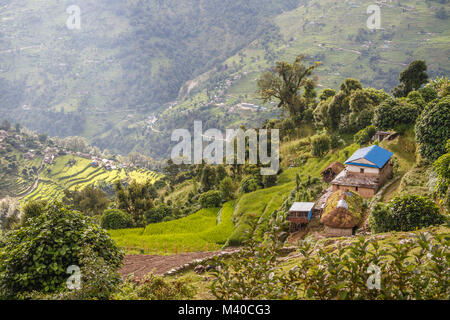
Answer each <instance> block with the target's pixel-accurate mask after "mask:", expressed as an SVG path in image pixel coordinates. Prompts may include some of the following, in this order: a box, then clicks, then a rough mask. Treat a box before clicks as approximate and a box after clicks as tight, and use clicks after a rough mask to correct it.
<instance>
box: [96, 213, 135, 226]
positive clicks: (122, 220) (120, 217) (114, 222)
mask: <svg viewBox="0 0 450 320" xmlns="http://www.w3.org/2000/svg"><path fill="white" fill-rule="evenodd" d="M132 225H133V221H132V219H131V217H130V215H129V214H128V213H126V212H125V211H122V210H119V209H109V210H105V212H103V215H102V219H101V226H102V228H103V229H108V230H116V229H125V228H131V227H132Z"/></svg>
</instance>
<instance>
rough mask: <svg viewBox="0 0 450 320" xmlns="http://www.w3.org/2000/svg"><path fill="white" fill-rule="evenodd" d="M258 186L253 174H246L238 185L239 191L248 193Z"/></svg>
mask: <svg viewBox="0 0 450 320" xmlns="http://www.w3.org/2000/svg"><path fill="white" fill-rule="evenodd" d="M259 188H260V185H259V180H258V178H257V177H255V176H253V175H252V176H247V177H245V178H244V179H242V181H241V183H240V185H239V192H241V193H250V192H253V191H256V190H258V189H259Z"/></svg>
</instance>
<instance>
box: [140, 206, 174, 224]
mask: <svg viewBox="0 0 450 320" xmlns="http://www.w3.org/2000/svg"><path fill="white" fill-rule="evenodd" d="M172 211H173V210H172V208H171V207H169V206H168V205H167V204H165V203H163V204H160V205H159V206H157V207H155V208H152V209H150V210H148V211H147V212H146V213H145V221H146V222H147V223H156V222H161V221H163V219H164V218H166V217H170V216H171V215H172Z"/></svg>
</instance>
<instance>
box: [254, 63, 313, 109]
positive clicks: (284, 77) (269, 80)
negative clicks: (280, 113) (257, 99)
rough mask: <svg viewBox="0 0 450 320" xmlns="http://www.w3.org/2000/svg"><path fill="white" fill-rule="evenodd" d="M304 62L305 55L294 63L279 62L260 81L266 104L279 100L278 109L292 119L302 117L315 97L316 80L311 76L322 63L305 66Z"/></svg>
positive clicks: (259, 86) (260, 92)
mask: <svg viewBox="0 0 450 320" xmlns="http://www.w3.org/2000/svg"><path fill="white" fill-rule="evenodd" d="M304 61H305V56H304V55H299V56H298V57H297V58H296V59H295V61H294V63H289V62H285V61H279V62H277V63H276V66H275V67H274V68H273V69H272V70H271V71H269V72H264V73H263V74H262V75H261V77H260V78H259V80H258V93H259V95H260V96H261V97H262V99H263V100H264V102H268V101H272V100H273V99H277V100H278V101H279V102H278V107H279V108H284V109H285V110H287V111H288V112H289V114H290V116H291V117H294V116H298V115H300V116H301V115H302V114H303V111H304V110H305V109H306V108H307V106H308V102H310V101H311V99H313V98H314V97H315V94H314V93H313V88H314V87H315V80H314V79H313V78H312V77H311V76H312V75H313V72H314V70H315V69H316V68H317V67H318V66H319V65H320V63H319V62H315V63H314V64H313V65H310V66H305V65H304ZM302 88H303V89H304V91H305V92H304V93H303V95H302Z"/></svg>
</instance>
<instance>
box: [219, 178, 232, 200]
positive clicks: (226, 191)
mask: <svg viewBox="0 0 450 320" xmlns="http://www.w3.org/2000/svg"><path fill="white" fill-rule="evenodd" d="M219 189H220V192H222V195H223V197H224V199H225V200H226V201H229V200H233V199H234V197H235V191H236V186H235V184H234V182H233V180H232V179H231V178H230V177H226V178H224V179H223V180H222V181H220V186H219Z"/></svg>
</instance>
